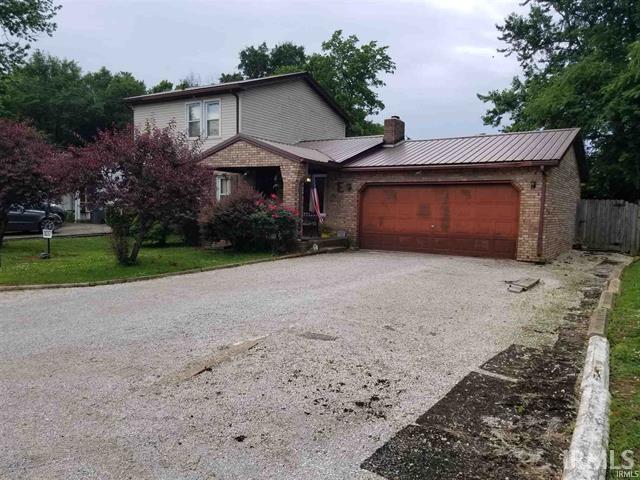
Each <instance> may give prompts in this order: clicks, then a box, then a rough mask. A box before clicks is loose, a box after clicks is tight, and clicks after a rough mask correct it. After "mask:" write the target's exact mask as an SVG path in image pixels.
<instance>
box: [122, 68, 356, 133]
mask: <svg viewBox="0 0 640 480" xmlns="http://www.w3.org/2000/svg"><path fill="white" fill-rule="evenodd" d="M297 79H301V80H305V81H306V82H307V83H308V84H309V86H310V87H311V88H312V89H313V90H314V91H315V92H316V93H317V94H318V95H320V96H321V97H322V98H323V99H324V100H325V101H326V102H327V104H328V105H329V106H330V107H331V108H332V109H333V110H334V111H335V112H336V113H337V114H338V115H340V116H341V117H342V118H343V119H344V120H345V122H349V116H348V115H347V113H346V112H345V111H344V110H343V109H342V107H340V105H338V104H337V103H336V101H335V100H334V99H333V97H332V96H331V95H329V93H328V92H327V91H326V90H325V89H324V88H322V87H321V86H320V84H319V83H318V82H316V81H315V79H314V78H313V77H312V76H311V75H310V74H309V73H307V72H294V73H285V74H282V75H272V76H270V77H263V78H250V79H247V80H238V81H235V82H225V83H217V84H214V85H206V86H203V87H191V88H185V89H184V90H173V91H171V92H160V93H149V94H146V95H137V96H135V97H128V98H125V99H124V101H125V102H127V103H129V104H131V105H139V104H143V103H157V102H166V101H169V100H179V99H183V98H200V97H204V96H208V95H213V94H220V93H236V92H241V91H243V90H246V89H247V88H254V87H263V86H265V85H272V84H274V83H281V82H290V81H292V80H297Z"/></svg>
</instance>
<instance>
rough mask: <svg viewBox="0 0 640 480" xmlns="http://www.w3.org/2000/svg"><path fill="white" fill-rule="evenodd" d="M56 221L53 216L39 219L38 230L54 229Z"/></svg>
mask: <svg viewBox="0 0 640 480" xmlns="http://www.w3.org/2000/svg"><path fill="white" fill-rule="evenodd" d="M55 229H56V221H55V220H54V219H53V218H44V219H42V220H41V221H40V230H55Z"/></svg>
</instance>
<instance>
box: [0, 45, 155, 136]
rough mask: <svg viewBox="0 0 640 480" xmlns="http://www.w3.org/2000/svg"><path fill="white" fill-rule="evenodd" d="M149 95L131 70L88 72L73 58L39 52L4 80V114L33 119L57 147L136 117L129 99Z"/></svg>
mask: <svg viewBox="0 0 640 480" xmlns="http://www.w3.org/2000/svg"><path fill="white" fill-rule="evenodd" d="M144 93H146V90H145V86H144V83H143V82H141V81H139V80H136V79H135V78H134V77H133V75H131V74H130V73H128V72H119V73H116V74H113V73H111V72H110V71H109V70H107V69H106V68H104V67H103V68H101V69H100V70H98V71H96V72H91V73H87V74H84V73H83V72H82V69H81V68H80V66H79V65H78V64H77V63H76V62H74V61H71V60H61V59H59V58H56V57H53V56H51V55H46V54H44V53H42V52H39V51H36V52H35V53H34V54H33V55H32V56H31V58H30V59H29V61H28V62H26V63H25V64H24V65H22V66H20V67H17V68H15V69H14V70H13V71H12V72H11V73H10V74H9V75H7V76H5V77H3V78H2V79H1V80H0V116H2V117H8V118H12V119H15V120H20V121H29V122H31V123H32V124H33V125H34V126H35V127H36V128H37V129H38V130H40V131H41V132H43V133H44V134H45V135H46V136H47V137H48V139H49V140H50V141H51V142H53V143H55V144H57V145H63V146H64V145H70V144H78V143H81V142H82V141H85V140H88V139H90V138H92V137H93V136H94V135H95V134H96V132H97V131H98V130H99V129H103V128H106V127H111V126H113V125H115V126H117V127H122V126H124V125H126V124H127V123H129V122H130V121H131V117H132V115H131V109H130V108H129V107H128V106H127V105H126V104H125V103H124V102H123V98H124V97H128V96H133V95H141V94H144Z"/></svg>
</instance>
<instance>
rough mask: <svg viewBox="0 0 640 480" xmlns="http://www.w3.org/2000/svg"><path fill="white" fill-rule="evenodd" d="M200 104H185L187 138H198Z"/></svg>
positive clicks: (200, 115) (199, 130) (200, 129)
mask: <svg viewBox="0 0 640 480" xmlns="http://www.w3.org/2000/svg"><path fill="white" fill-rule="evenodd" d="M201 118H202V104H201V103H200V102H194V103H187V136H188V137H189V138H200V134H201V133H202V126H201V121H200V120H201Z"/></svg>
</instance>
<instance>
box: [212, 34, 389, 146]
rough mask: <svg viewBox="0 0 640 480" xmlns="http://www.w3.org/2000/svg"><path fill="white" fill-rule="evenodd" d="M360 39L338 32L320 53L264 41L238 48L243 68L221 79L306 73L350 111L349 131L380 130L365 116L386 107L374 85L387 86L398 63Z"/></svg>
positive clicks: (224, 75)
mask: <svg viewBox="0 0 640 480" xmlns="http://www.w3.org/2000/svg"><path fill="white" fill-rule="evenodd" d="M359 42H360V41H359V39H358V37H356V36H355V35H350V36H348V37H345V36H343V34H342V30H337V31H336V32H335V33H334V34H333V35H332V36H331V38H330V39H329V40H327V41H326V42H323V43H322V51H321V53H313V54H311V55H307V54H306V53H305V50H304V47H302V46H299V45H295V44H293V43H291V42H285V43H282V44H279V45H276V46H275V47H273V48H272V49H269V48H268V46H267V44H266V43H262V44H260V45H258V46H257V47H253V46H251V47H247V48H245V49H244V50H242V51H241V52H240V64H239V65H238V69H239V70H240V72H237V73H232V74H223V75H221V77H220V81H233V80H241V79H243V78H259V77H265V76H268V75H274V74H280V73H289V72H295V71H303V70H304V71H307V72H309V73H311V75H313V77H314V78H315V79H316V80H317V81H318V83H320V85H322V86H323V87H324V88H325V89H326V90H327V91H328V92H329V93H331V95H333V97H334V98H335V99H336V101H337V102H338V104H339V105H340V106H341V107H342V108H343V109H344V110H345V111H346V112H347V113H348V114H349V117H350V118H351V122H350V123H351V125H350V129H349V132H348V133H349V134H350V135H369V134H376V133H381V131H382V126H381V125H379V124H375V123H373V122H370V121H368V120H367V117H368V116H369V115H375V114H377V113H378V112H380V110H382V109H383V108H384V103H382V101H381V100H380V98H379V97H378V94H377V93H376V91H375V89H376V88H378V87H381V86H384V85H385V83H384V81H383V80H382V78H381V75H382V74H385V73H393V72H394V71H395V68H396V66H395V63H394V62H393V60H392V59H391V57H390V56H389V54H388V52H387V50H388V48H389V47H387V46H379V45H378V42H375V41H372V42H369V43H365V44H360V43H359Z"/></svg>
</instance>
